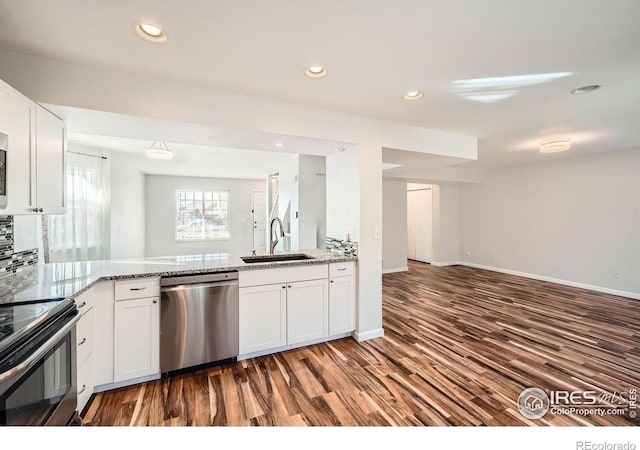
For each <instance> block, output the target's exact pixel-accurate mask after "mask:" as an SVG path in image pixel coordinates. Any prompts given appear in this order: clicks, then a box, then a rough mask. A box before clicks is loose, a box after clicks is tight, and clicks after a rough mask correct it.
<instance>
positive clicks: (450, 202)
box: [432, 184, 462, 265]
mask: <svg viewBox="0 0 640 450" xmlns="http://www.w3.org/2000/svg"><path fill="white" fill-rule="evenodd" d="M461 227H462V224H461V212H460V186H459V185H455V184H439V185H433V261H432V264H434V265H438V264H451V263H455V262H458V261H460V257H461V250H460V246H461V233H462V228H461Z"/></svg>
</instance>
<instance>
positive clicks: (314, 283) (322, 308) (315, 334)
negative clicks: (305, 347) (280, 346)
mask: <svg viewBox="0 0 640 450" xmlns="http://www.w3.org/2000/svg"><path fill="white" fill-rule="evenodd" d="M286 291H287V344H288V345H292V344H298V343H300V342H306V341H311V340H313V339H319V338H323V337H327V336H329V286H328V283H327V279H326V278H325V279H321V280H311V281H299V282H296V283H288V284H287V289H286Z"/></svg>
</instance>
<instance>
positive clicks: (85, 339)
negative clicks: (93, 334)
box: [78, 338, 87, 347]
mask: <svg viewBox="0 0 640 450" xmlns="http://www.w3.org/2000/svg"><path fill="white" fill-rule="evenodd" d="M85 342H87V338H82V340H81V341H80V342H78V347H80V346H81V345H82V344H84V343H85Z"/></svg>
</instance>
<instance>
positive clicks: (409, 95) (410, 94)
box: [402, 91, 423, 100]
mask: <svg viewBox="0 0 640 450" xmlns="http://www.w3.org/2000/svg"><path fill="white" fill-rule="evenodd" d="M422 95H423V94H422V92H420V91H407V92H405V93H404V95H403V96H402V98H404V99H405V100H418V99H419V98H422Z"/></svg>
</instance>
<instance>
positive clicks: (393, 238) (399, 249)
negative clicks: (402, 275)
mask: <svg viewBox="0 0 640 450" xmlns="http://www.w3.org/2000/svg"><path fill="white" fill-rule="evenodd" d="M403 270H407V183H406V182H405V181H403V180H392V179H384V180H382V272H383V273H386V272H398V271H403Z"/></svg>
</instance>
